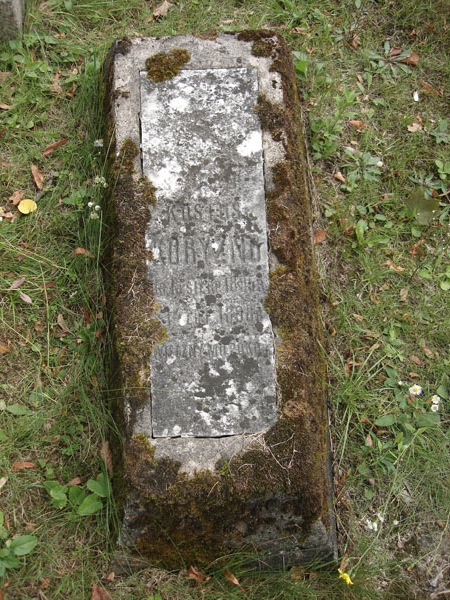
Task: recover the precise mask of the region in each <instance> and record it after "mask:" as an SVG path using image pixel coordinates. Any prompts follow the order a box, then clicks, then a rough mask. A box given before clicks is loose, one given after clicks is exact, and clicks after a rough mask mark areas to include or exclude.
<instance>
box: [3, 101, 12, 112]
mask: <svg viewBox="0 0 450 600" xmlns="http://www.w3.org/2000/svg"><path fill="white" fill-rule="evenodd" d="M0 108H1V109H3V110H9V109H10V108H12V106H11V105H10V104H5V103H4V102H0Z"/></svg>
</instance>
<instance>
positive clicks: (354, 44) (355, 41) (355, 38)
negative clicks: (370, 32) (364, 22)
mask: <svg viewBox="0 0 450 600" xmlns="http://www.w3.org/2000/svg"><path fill="white" fill-rule="evenodd" d="M359 44H360V39H359V35H358V34H355V35H354V36H353V38H352V48H354V49H355V50H356V49H357V48H358V46H359Z"/></svg>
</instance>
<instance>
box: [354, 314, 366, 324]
mask: <svg viewBox="0 0 450 600" xmlns="http://www.w3.org/2000/svg"><path fill="white" fill-rule="evenodd" d="M352 316H353V318H354V319H355V321H358V323H362V322H363V321H364V317H363V316H362V315H359V314H358V313H353V314H352Z"/></svg>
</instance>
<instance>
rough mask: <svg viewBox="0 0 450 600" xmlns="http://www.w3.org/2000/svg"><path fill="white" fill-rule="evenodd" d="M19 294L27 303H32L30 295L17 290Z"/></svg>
mask: <svg viewBox="0 0 450 600" xmlns="http://www.w3.org/2000/svg"><path fill="white" fill-rule="evenodd" d="M19 296H20V298H21V299H22V300H23V301H24V302H26V303H27V304H32V303H33V301H32V300H31V298H30V296H28V294H24V293H23V292H22V290H19Z"/></svg>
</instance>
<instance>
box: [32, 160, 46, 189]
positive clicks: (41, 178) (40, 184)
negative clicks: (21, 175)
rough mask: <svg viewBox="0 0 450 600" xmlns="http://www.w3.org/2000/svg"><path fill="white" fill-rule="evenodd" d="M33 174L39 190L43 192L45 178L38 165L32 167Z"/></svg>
mask: <svg viewBox="0 0 450 600" xmlns="http://www.w3.org/2000/svg"><path fill="white" fill-rule="evenodd" d="M31 173H32V175H33V179H34V183H35V184H36V187H37V189H38V190H42V188H43V187H44V176H43V175H42V173H41V171H39V169H38V168H37V167H36V165H31Z"/></svg>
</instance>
